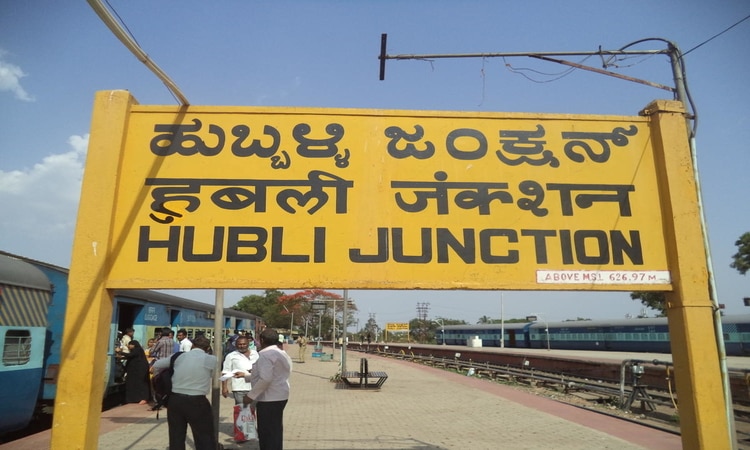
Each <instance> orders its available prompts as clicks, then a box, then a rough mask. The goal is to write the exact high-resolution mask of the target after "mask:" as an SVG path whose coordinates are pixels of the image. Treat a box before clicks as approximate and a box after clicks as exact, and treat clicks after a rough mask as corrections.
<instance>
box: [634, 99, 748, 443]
mask: <svg viewBox="0 0 750 450" xmlns="http://www.w3.org/2000/svg"><path fill="white" fill-rule="evenodd" d="M642 114H644V115H648V116H651V136H652V139H653V140H654V151H655V153H656V154H655V157H656V160H657V167H658V170H659V173H658V176H659V180H660V188H659V189H660V192H659V194H660V195H661V198H662V199H663V204H664V205H665V206H664V207H665V210H664V211H663V212H662V213H663V217H664V224H665V235H666V241H667V242H666V244H667V252H668V258H669V268H670V273H671V277H672V284H673V291H672V292H668V293H666V300H667V317H668V321H669V334H670V338H671V343H672V358H673V361H674V370H675V384H676V386H677V396H678V402H679V404H678V405H679V412H680V430H681V433H682V445H683V448H684V449H711V450H721V449H727V450H728V449H731V448H733V444H732V442H733V441H734V437H732V436H730V433H729V429H730V427H729V423H728V419H727V414H726V407H725V400H724V391H723V384H722V383H723V382H722V375H721V367H720V361H719V352H718V348H717V342H716V338H715V334H714V322H713V304H712V302H711V299H710V294H709V292H710V290H709V279H708V273H709V270H708V267H707V258H706V249H705V248H704V246H703V242H704V240H703V229H702V226H701V220H700V210H699V208H698V204H699V203H698V191H697V186H696V180H695V177H694V172H693V163H692V158H691V154H690V145H689V142H688V131H687V128H686V123H685V109H684V106H683V105H682V103H680V102H676V101H664V100H659V101H655V102H653V103H651V104H650V105H649V106H648V107H647V108H646V109H645V110H644V111H643V112H642Z"/></svg>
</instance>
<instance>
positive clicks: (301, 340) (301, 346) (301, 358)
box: [297, 334, 307, 363]
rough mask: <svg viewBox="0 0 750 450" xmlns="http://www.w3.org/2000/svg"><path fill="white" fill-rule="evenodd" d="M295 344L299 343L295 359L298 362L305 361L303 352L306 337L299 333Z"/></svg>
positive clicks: (305, 348) (305, 347) (305, 345)
mask: <svg viewBox="0 0 750 450" xmlns="http://www.w3.org/2000/svg"><path fill="white" fill-rule="evenodd" d="M297 345H299V355H297V359H298V360H299V362H301V363H303V362H305V354H306V353H307V339H306V338H305V335H304V334H301V335H299V337H298V338H297Z"/></svg>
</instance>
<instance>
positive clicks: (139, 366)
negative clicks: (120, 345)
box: [125, 341, 151, 405]
mask: <svg viewBox="0 0 750 450" xmlns="http://www.w3.org/2000/svg"><path fill="white" fill-rule="evenodd" d="M128 348H129V349H130V353H129V354H127V355H125V359H126V364H125V373H126V375H127V376H126V377H125V403H138V404H139V405H145V404H146V403H148V399H149V398H151V383H149V378H148V360H147V359H146V353H145V352H144V351H143V347H141V344H140V343H139V342H138V341H130V343H129V344H128Z"/></svg>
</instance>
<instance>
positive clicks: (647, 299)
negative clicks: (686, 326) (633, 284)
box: [630, 291, 667, 317]
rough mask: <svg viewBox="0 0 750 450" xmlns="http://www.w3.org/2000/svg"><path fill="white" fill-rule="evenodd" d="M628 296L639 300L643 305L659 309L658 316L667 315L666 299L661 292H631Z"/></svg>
mask: <svg viewBox="0 0 750 450" xmlns="http://www.w3.org/2000/svg"><path fill="white" fill-rule="evenodd" d="M630 298H631V299H633V300H640V301H641V303H642V304H643V306H646V307H648V308H651V309H653V310H656V311H659V317H664V316H666V315H667V301H666V298H665V297H664V293H663V292H641V291H638V292H631V293H630Z"/></svg>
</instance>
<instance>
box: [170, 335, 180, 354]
mask: <svg viewBox="0 0 750 450" xmlns="http://www.w3.org/2000/svg"><path fill="white" fill-rule="evenodd" d="M169 339H171V340H172V353H177V352H179V351H180V343H179V342H177V341H176V340H175V338H174V331H172V330H169Z"/></svg>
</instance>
